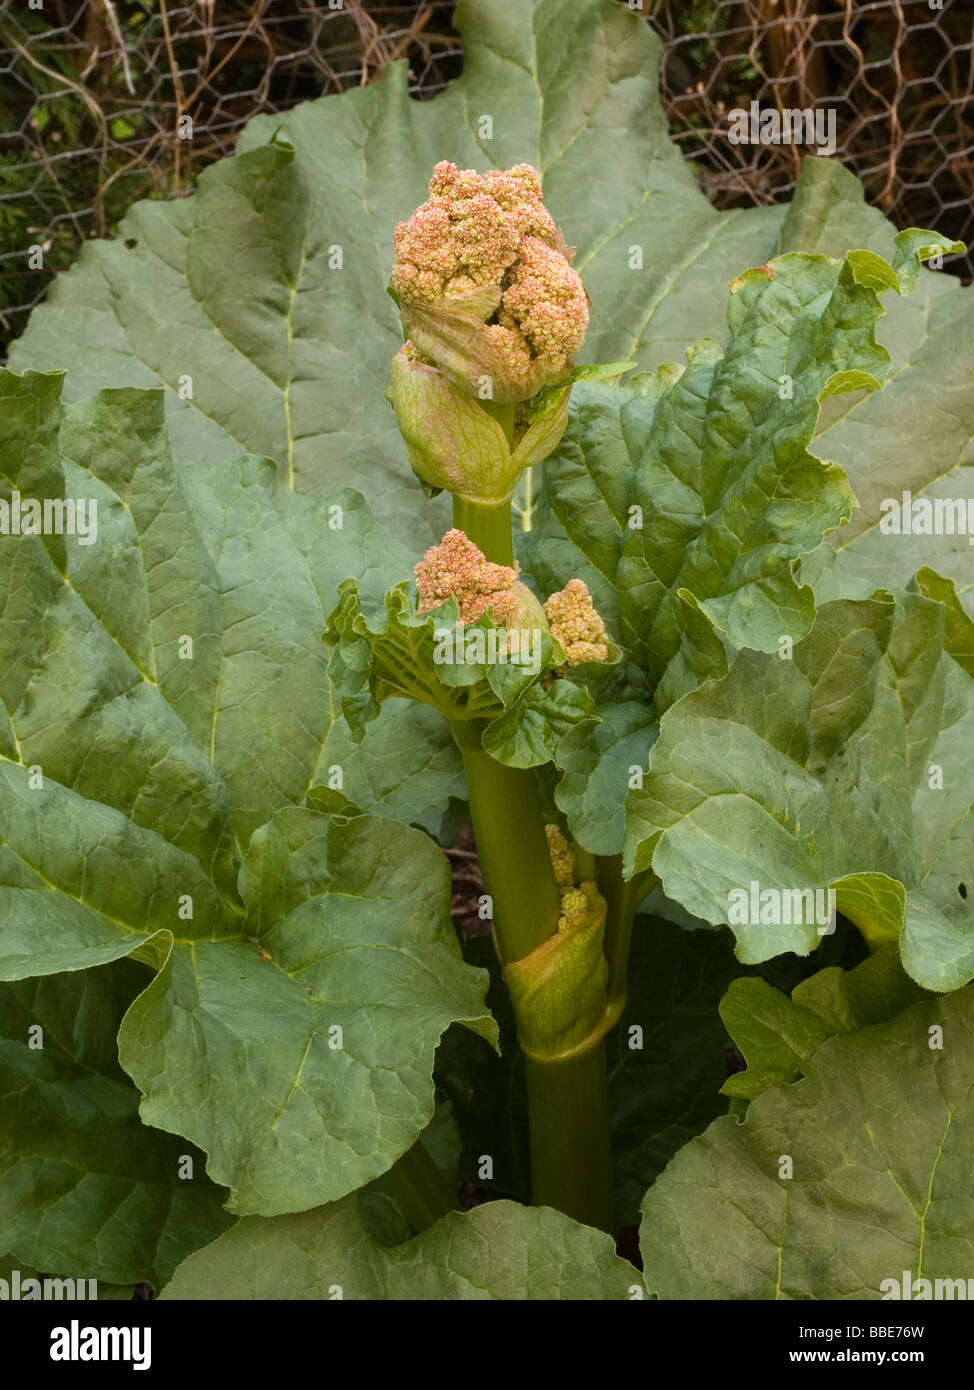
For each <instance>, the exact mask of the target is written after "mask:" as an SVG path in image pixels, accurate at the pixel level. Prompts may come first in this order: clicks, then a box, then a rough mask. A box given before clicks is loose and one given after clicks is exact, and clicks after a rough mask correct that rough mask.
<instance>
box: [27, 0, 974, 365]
mask: <svg viewBox="0 0 974 1390" xmlns="http://www.w3.org/2000/svg"><path fill="white" fill-rule="evenodd" d="M479 2H480V3H489V2H490V0H479ZM936 4H937V0H872V3H865V4H853V3H852V0H844V3H835V4H824V3H819V2H817V0H681V2H679V3H677V0H631V3H629V7H630V8H632V9H635V10H637V11H639V12H641V13H643V14H644V16H645V18H646V21H647V22H648V23H650V24H651V25H652V26H653V28H654V29H655V30H656V32H657V33H658V34H659V35H660V37H661V39H662V40H663V44H664V53H665V57H664V65H663V73H662V95H663V102H664V107H665V110H666V113H667V117H668V120H669V122H670V128H671V131H672V134H673V136H674V138H675V139H676V141H677V142H678V143H679V145H680V146H681V148H682V149H683V152H684V154H685V155H686V157H687V158H688V159H690V160H692V161H694V162H695V163H696V164H697V165H698V167H699V171H700V177H701V183H702V186H703V188H704V189H705V191H706V192H707V194H708V196H709V197H710V199H711V200H712V201H713V202H714V203H715V204H716V205H717V206H718V207H722V208H729V207H739V206H745V205H753V204H761V203H769V202H773V201H777V200H780V199H784V198H787V197H788V196H789V195H790V193H791V191H792V189H793V188H794V185H795V181H796V178H797V175H798V170H799V166H800V161H801V158H802V155H803V153H804V152H805V151H804V150H803V148H802V147H801V146H796V145H786V144H780V145H771V146H769V145H744V144H734V143H732V142H731V141H730V140H729V139H728V129H729V125H728V122H729V118H730V113H731V112H732V111H734V110H735V109H741V108H747V107H749V105H750V103H751V102H752V101H757V102H758V103H759V104H760V106H762V107H769V106H774V107H776V108H777V109H779V110H784V109H792V108H806V107H810V108H815V109H818V110H823V111H826V110H831V111H834V112H835V120H836V132H837V139H836V149H835V153H834V157H835V158H836V159H839V160H841V161H842V163H844V164H845V165H846V166H847V167H849V168H851V169H852V170H853V171H854V172H855V173H856V174H857V175H858V176H859V177H860V178H861V179H862V180H863V183H864V185H865V188H866V193H867V197H868V198H869V199H870V201H872V202H874V203H875V204H876V205H877V206H878V207H880V208H881V209H882V210H883V212H885V213H886V214H887V215H888V216H889V217H891V218H892V220H893V221H894V222H896V223H897V224H899V225H901V226H909V225H920V226H929V227H934V228H936V229H937V230H939V231H942V232H944V233H946V234H948V235H951V236H953V237H956V238H958V239H960V240H963V241H967V242H971V241H972V240H974V212H972V198H971V193H972V181H974V163H972V147H974V116H972V113H974V95H972V93H974V47H972V5H971V3H970V0H943V8H942V9H938V8H936ZM34 5H37V8H33V6H34ZM452 12H453V3H452V0H430V3H422V2H420V3H399V4H397V3H386V4H371V3H358V0H319V2H317V3H316V0H262V2H261V3H247V0H197V3H196V4H192V5H175V4H172V3H170V0H80V2H79V0H0V330H2V331H0V337H2V338H3V339H4V340H9V339H10V338H13V337H16V336H17V335H18V334H19V333H20V332H22V331H23V328H24V325H25V322H26V317H27V315H28V313H29V312H30V310H31V309H32V308H33V306H34V305H35V304H36V303H37V302H38V301H39V300H40V299H41V298H42V297H43V295H44V293H45V291H46V289H47V285H48V283H49V282H50V279H51V276H52V275H53V274H56V273H57V272H58V271H59V270H61V269H63V268H65V267H66V266H68V265H69V264H71V262H72V261H73V260H74V259H75V258H76V256H77V252H78V247H79V245H80V243H81V242H82V241H83V240H84V239H85V238H87V237H92V236H104V235H106V234H108V233H109V232H110V231H111V229H112V227H113V226H114V224H115V223H116V222H117V220H118V218H119V217H120V216H121V215H122V213H123V212H124V210H125V208H126V207H127V206H128V205H129V203H131V202H132V201H134V200H135V199H136V198H141V197H156V198H171V197H180V196H183V195H185V193H186V192H187V191H189V189H190V188H191V187H192V184H193V181H194V179H195V177H196V176H197V175H198V173H199V172H200V170H201V169H202V168H204V167H205V166H206V165H207V164H208V163H211V162H212V161H213V160H215V159H218V158H220V157H221V156H223V155H226V154H228V153H230V152H231V151H232V150H233V148H234V145H235V142H236V137H237V135H238V134H239V131H240V129H241V127H242V126H243V125H244V124H245V123H246V122H247V120H249V119H250V117H251V116H252V115H254V114H255V113H257V112H283V111H286V110H288V109H289V108H290V107H291V106H293V105H294V104H295V103H297V102H299V101H303V100H306V99H308V98H310V97H316V96H320V95H323V94H327V93H335V92H341V91H345V90H347V89H348V88H349V87H351V86H356V85H359V84H360V83H363V82H369V81H372V80H373V79H374V78H375V77H376V76H377V75H378V73H379V72H381V71H382V69H383V68H384V67H385V65H386V63H388V62H390V61H392V60H394V59H397V58H406V59H407V61H408V63H409V85H410V91H411V92H412V93H413V94H414V95H415V96H417V97H420V98H425V97H429V96H432V95H433V94H434V93H436V92H437V91H440V90H441V89H442V88H443V87H444V86H445V84H446V83H447V81H449V80H450V78H452V77H455V76H456V75H457V74H458V73H459V71H460V69H461V63H462V53H461V44H460V40H459V38H458V36H457V34H456V33H455V31H454V30H453V28H452V23H451V21H452ZM580 61H584V56H582V57H580ZM187 116H189V117H191V119H192V125H193V139H192V140H185V139H180V138H179V136H178V129H179V121H180V118H181V117H182V118H185V117H187ZM29 245H40V246H41V247H42V248H43V252H44V256H43V265H31V264H28V253H27V250H26V248H27V247H28V246H29ZM35 259H36V254H35ZM949 268H950V269H952V270H954V271H955V272H958V273H961V274H964V275H965V276H970V273H971V261H970V257H958V258H956V259H955V260H954V262H953V264H952V265H950V266H949Z"/></svg>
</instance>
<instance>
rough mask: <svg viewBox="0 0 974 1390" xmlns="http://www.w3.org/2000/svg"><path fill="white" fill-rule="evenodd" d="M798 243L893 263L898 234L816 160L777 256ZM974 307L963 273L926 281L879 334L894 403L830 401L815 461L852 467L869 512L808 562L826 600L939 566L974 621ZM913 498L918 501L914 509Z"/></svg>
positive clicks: (806, 568) (887, 394)
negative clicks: (863, 251) (858, 251)
mask: <svg viewBox="0 0 974 1390" xmlns="http://www.w3.org/2000/svg"><path fill="white" fill-rule="evenodd" d="M796 245H801V247H802V249H803V250H808V251H823V252H825V253H826V254H827V255H832V256H835V255H842V254H844V252H845V251H846V250H847V249H848V248H849V247H850V246H852V245H855V246H868V247H869V248H870V249H871V250H873V251H877V252H879V254H880V255H882V256H885V257H886V258H887V259H890V258H891V257H892V256H893V255H894V233H893V228H892V227H891V226H890V224H889V223H888V222H887V221H886V219H885V218H884V217H883V216H882V215H881V214H880V213H879V212H877V211H876V210H875V209H873V208H868V207H866V206H865V204H864V202H863V197H862V189H861V187H860V185H859V183H858V182H857V180H856V179H855V178H853V176H852V175H851V174H849V173H847V172H846V171H845V170H843V169H842V168H841V167H840V166H839V165H836V164H834V163H831V162H828V161H825V160H820V159H807V160H805V162H804V164H803V166H802V178H801V180H800V182H799V186H798V189H797V191H796V193H795V198H794V200H793V202H792V203H791V205H790V207H789V208H788V214H787V216H786V218H785V222H784V225H783V226H782V229H781V235H780V240H779V244H778V247H777V248H776V250H778V251H790V250H792V249H794V248H795V246H796ZM972 305H974V289H972V288H971V287H967V288H963V287H962V286H961V284H960V281H959V280H958V279H957V278H956V276H954V275H950V274H936V275H931V274H925V275H922V276H921V277H920V282H919V284H918V287H917V291H916V293H915V294H913V295H911V296H910V297H909V298H908V299H905V300H900V301H897V302H896V304H895V305H894V306H891V308H890V314H889V317H888V318H886V319H884V320H883V321H882V322H881V324H880V325H879V328H878V331H877V336H878V338H879V340H880V342H882V343H883V345H884V346H885V347H886V348H888V350H889V353H890V357H891V358H892V363H891V366H890V371H889V374H888V376H887V380H886V384H885V387H884V389H883V392H882V394H881V395H876V394H875V393H865V394H863V393H856V394H854V395H852V396H851V397H844V398H843V399H841V400H836V401H826V402H825V405H824V407H823V410H822V418H821V422H820V427H819V432H818V436H817V439H816V441H815V443H814V444H813V445H812V452H813V453H814V454H819V455H822V456H824V457H828V458H830V459H832V460H834V461H835V462H836V463H838V464H840V465H841V467H842V468H843V469H844V470H845V472H846V474H847V476H848V478H849V482H850V484H851V486H852V490H853V492H854V493H855V494H856V498H857V499H858V502H859V508H858V510H857V511H855V512H854V513H853V515H852V518H851V520H850V521H849V524H848V525H847V526H843V527H842V528H841V529H840V530H838V531H835V532H833V533H832V535H831V536H830V537H829V542H828V545H827V546H825V547H823V548H822V549H820V550H818V551H816V552H815V553H814V555H812V556H810V557H808V558H807V559H806V560H805V561H804V562H803V564H802V577H803V578H804V579H805V580H806V582H807V583H810V584H812V585H813V587H814V588H815V592H816V597H817V598H818V599H819V601H822V600H824V599H829V598H835V597H838V596H839V595H845V596H848V597H852V598H865V597H868V595H869V594H870V593H871V592H872V590H873V589H874V588H876V587H877V586H878V585H882V584H890V583H893V584H902V585H905V584H907V583H908V581H909V580H910V578H911V576H912V575H913V574H914V573H915V572H916V571H917V570H918V569H920V568H921V567H922V566H929V567H931V568H933V569H935V570H937V571H939V572H940V573H941V574H944V575H947V576H949V577H950V578H952V579H954V580H955V582H956V584H957V588H958V592H959V593H960V594H961V596H962V598H963V601H964V603H965V605H966V607H967V609H968V611H969V612H971V613H972V615H974V585H972V580H971V558H972V555H971V549H970V537H971V535H972V534H974V471H972V470H974V387H972V383H974V338H972V335H971V333H970V332H969V330H968V324H969V323H970V318H971V312H972ZM904 493H909V494H910V498H909V501H908V503H907V504H906V506H904ZM928 502H929V503H930V504H931V509H930V512H929V516H930V521H929V522H928V520H927V503H928ZM884 503H885V504H886V505H885V507H884V506H883V504H884ZM947 503H950V504H951V505H950V506H947V505H946V504H947ZM892 504H895V510H894V507H893V505H892ZM961 504H963V510H961ZM938 507H939V518H938ZM907 513H909V516H910V529H909V531H908V532H907V531H906V530H905V525H904V523H905V520H906V515H907ZM881 528H885V529H881ZM893 528H895V529H893Z"/></svg>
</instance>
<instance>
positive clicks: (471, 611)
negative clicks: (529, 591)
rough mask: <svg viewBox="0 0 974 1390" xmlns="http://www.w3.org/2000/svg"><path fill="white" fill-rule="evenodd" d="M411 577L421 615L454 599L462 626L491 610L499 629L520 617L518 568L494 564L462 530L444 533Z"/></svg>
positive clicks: (511, 624)
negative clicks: (412, 577)
mask: <svg viewBox="0 0 974 1390" xmlns="http://www.w3.org/2000/svg"><path fill="white" fill-rule="evenodd" d="M414 575H415V579H416V588H417V590H418V592H419V604H418V610H417V611H418V612H420V613H427V612H429V610H430V609H431V608H439V606H440V605H441V604H443V603H446V601H447V599H449V598H455V599H456V601H457V607H458V610H459V616H460V619H461V620H462V621H463V622H465V623H475V622H476V621H477V619H478V618H481V617H483V615H484V613H485V612H486V610H487V609H488V608H492V609H493V612H494V622H495V623H496V624H497V625H498V626H499V627H513V626H514V625H515V624H516V622H517V620H518V618H519V616H520V614H521V608H522V602H523V600H522V595H521V593H520V591H519V588H515V585H517V582H518V579H517V576H518V567H517V565H516V564H515V566H514V568H513V569H512V568H511V567H510V565H495V564H493V563H492V562H491V561H490V560H488V559H486V558H485V556H484V554H483V552H482V551H480V550H478V548H477V547H476V546H475V545H474V543H473V541H471V540H468V539H467V537H466V536H465V535H464V533H463V532H462V531H458V530H455V529H454V530H452V531H447V533H446V535H445V536H444V537H443V540H442V541H441V542H440V544H439V545H433V546H430V548H429V550H427V552H426V554H425V555H424V556H423V558H422V560H420V562H419V564H418V565H417V566H416V569H415V571H414Z"/></svg>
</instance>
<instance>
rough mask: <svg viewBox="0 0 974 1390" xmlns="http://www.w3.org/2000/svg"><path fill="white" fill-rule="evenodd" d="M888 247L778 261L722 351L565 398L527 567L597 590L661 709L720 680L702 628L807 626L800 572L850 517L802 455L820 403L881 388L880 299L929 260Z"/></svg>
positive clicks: (716, 645) (819, 469)
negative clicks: (571, 401)
mask: <svg viewBox="0 0 974 1390" xmlns="http://www.w3.org/2000/svg"><path fill="white" fill-rule="evenodd" d="M930 240H931V244H932V245H936V244H939V243H940V239H938V238H937V237H935V236H933V234H931V237H930ZM943 245H944V246H948V245H949V243H946V242H943ZM896 251H897V254H896V258H895V260H896V263H897V264H898V265H900V266H901V269H900V270H899V272H897V271H896V270H894V267H893V266H892V265H890V264H889V263H888V262H886V261H884V260H883V259H882V258H881V257H879V256H877V255H875V253H873V252H870V251H867V250H862V251H854V252H850V254H849V255H848V256H847V257H846V259H845V260H844V261H834V260H831V259H828V258H825V257H820V256H813V255H807V254H804V253H802V254H799V253H792V254H789V255H785V256H782V257H779V258H777V259H775V260H774V261H772V262H770V264H769V265H767V266H764V267H761V268H760V269H758V270H752V271H748V272H747V273H746V274H744V275H743V276H741V277H740V278H739V279H738V280H737V281H735V282H734V284H733V285H732V286H731V294H730V299H729V303H728V322H729V327H730V342H729V345H728V347H727V348H726V350H722V349H721V348H719V347H718V346H717V344H716V343H714V342H711V341H706V340H705V341H703V342H698V343H696V344H694V345H693V346H692V347H691V348H689V349H688V351H687V356H688V359H689V360H688V364H687V365H686V367H684V368H682V369H681V368H679V367H676V366H668V367H663V368H661V369H660V371H659V372H658V373H656V374H655V375H643V376H638V377H635V378H634V379H633V380H632V381H631V382H629V383H628V384H627V385H624V386H621V387H618V386H612V385H606V384H604V383H591V382H586V383H581V384H579V385H578V386H577V387H576V388H575V398H576V399H575V410H574V415H573V422H572V424H571V426H570V427H569V431H568V433H567V434H566V437H565V439H563V441H562V443H561V444H560V445H559V448H558V451H557V452H556V454H555V456H554V457H553V458H552V459H550V460H549V461H548V463H547V464H546V467H545V498H546V502H547V506H546V510H545V514H544V520H543V522H542V524H541V525H540V526H539V528H538V530H537V531H533V532H532V533H531V535H530V538H529V541H528V544H527V554H528V557H529V563H530V566H531V568H532V571H533V573H534V574H535V576H536V577H537V579H538V580H539V582H540V583H541V584H542V587H543V588H546V589H551V588H557V587H558V585H559V584H560V583H564V581H565V579H566V578H568V577H569V576H570V574H571V573H572V572H575V571H577V572H580V573H581V576H582V577H583V578H585V579H586V580H587V581H588V580H590V581H591V590H592V593H593V596H594V597H595V600H596V605H597V606H598V607H599V608H600V611H601V612H603V616H604V617H605V618H606V619H607V621H608V622H609V623H610V625H611V626H612V628H614V634H615V636H616V637H617V639H618V640H620V641H621V642H622V643H623V645H624V646H625V647H626V648H627V649H628V650H629V652H630V653H631V655H632V657H633V658H634V659H635V661H636V662H637V664H638V665H639V666H640V667H641V668H642V669H643V670H644V671H645V673H646V675H647V677H648V679H649V681H650V684H651V686H652V687H653V688H654V689H655V691H656V695H655V703H656V707H657V709H658V710H660V711H662V710H663V709H665V708H666V707H667V705H669V704H670V703H672V701H673V700H674V699H676V698H678V697H679V696H680V695H681V694H683V693H684V692H685V691H686V690H688V689H691V688H693V686H695V685H696V684H698V683H699V682H700V680H702V679H705V678H706V677H707V676H711V675H722V674H723V672H724V670H725V669H726V658H725V653H724V648H723V646H722V644H721V642H720V641H719V640H718V639H717V637H716V635H715V634H714V633H713V632H712V631H711V626H712V627H713V628H716V629H717V631H718V632H719V633H721V634H722V635H723V636H724V637H726V639H727V640H728V641H729V642H730V643H732V644H733V645H734V646H735V647H754V648H757V649H758V650H761V651H774V650H776V649H777V647H778V644H779V641H780V639H781V637H782V636H790V637H791V638H792V639H793V640H794V639H796V638H798V637H801V636H803V635H804V634H805V632H807V631H808V628H809V626H810V624H811V620H812V616H813V613H814V604H813V598H812V592H811V590H810V589H809V588H807V587H802V586H800V585H799V583H798V582H797V581H796V579H795V575H794V571H795V567H796V562H797V560H798V559H799V558H800V557H801V556H802V555H804V554H807V553H808V552H810V551H812V550H815V549H816V548H817V547H818V546H819V544H820V543H821V541H822V539H823V538H824V537H825V536H826V535H827V534H828V533H829V532H830V531H832V530H834V529H835V528H836V527H838V526H839V525H841V524H842V523H843V522H844V521H845V520H846V519H847V518H848V517H849V515H850V514H851V511H852V507H853V498H852V495H851V493H850V492H849V488H848V485H847V484H846V481H845V478H844V477H843V475H842V473H841V471H840V470H839V469H838V468H836V467H835V466H834V465H832V464H829V463H825V462H821V461H820V460H818V459H816V458H813V457H812V455H811V454H810V453H809V452H808V445H809V443H810V442H811V440H812V437H813V434H814V431H815V426H816V423H817V420H818V413H819V406H820V404H821V402H822V401H823V400H825V399H827V398H829V397H831V396H836V395H841V394H843V393H845V392H848V391H851V390H855V389H858V388H861V387H877V386H878V385H879V384H880V382H881V381H882V378H883V376H884V374H885V372H886V369H887V366H888V363H889V358H888V355H887V353H886V351H885V350H884V349H883V348H881V347H880V346H879V345H878V344H877V343H876V341H875V325H876V323H877V321H878V319H879V317H880V315H881V314H882V312H883V310H882V305H881V303H880V300H879V297H878V293H877V291H878V290H882V289H889V288H893V289H894V290H897V291H903V290H906V289H908V288H910V277H911V276H914V275H915V273H916V266H917V255H919V254H930V252H929V251H928V248H927V247H926V246H921V247H917V246H916V245H915V244H914V242H913V240H912V234H911V233H906V232H904V233H902V234H901V235H900V237H898V238H897V243H896ZM569 543H570V544H569ZM566 545H568V548H567V549H566ZM573 551H574V552H575V555H577V556H579V557H583V558H582V559H581V563H573V559H574V556H573V553H572V552H573ZM566 570H567V571H568V573H567V574H566Z"/></svg>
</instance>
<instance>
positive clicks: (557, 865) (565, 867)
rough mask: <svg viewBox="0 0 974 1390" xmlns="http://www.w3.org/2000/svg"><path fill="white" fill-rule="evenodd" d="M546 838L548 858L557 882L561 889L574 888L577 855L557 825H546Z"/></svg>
mask: <svg viewBox="0 0 974 1390" xmlns="http://www.w3.org/2000/svg"><path fill="white" fill-rule="evenodd" d="M544 833H545V838H546V839H547V841H548V857H549V858H550V860H551V867H552V868H553V869H554V871H555V882H556V883H557V884H558V886H559V888H573V887H574V885H575V853H574V851H573V850H572V847H571V845H570V844H569V843H568V841H567V840H566V839H565V837H564V835H563V834H562V833H561V831H560V829H559V828H558V826H557V825H546V826H545V828H544Z"/></svg>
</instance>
